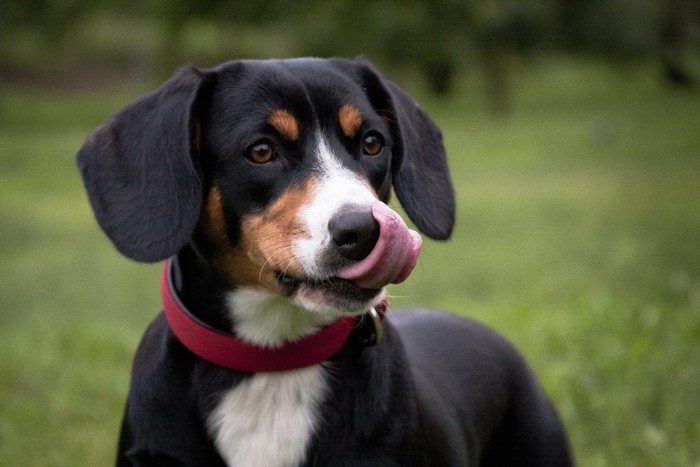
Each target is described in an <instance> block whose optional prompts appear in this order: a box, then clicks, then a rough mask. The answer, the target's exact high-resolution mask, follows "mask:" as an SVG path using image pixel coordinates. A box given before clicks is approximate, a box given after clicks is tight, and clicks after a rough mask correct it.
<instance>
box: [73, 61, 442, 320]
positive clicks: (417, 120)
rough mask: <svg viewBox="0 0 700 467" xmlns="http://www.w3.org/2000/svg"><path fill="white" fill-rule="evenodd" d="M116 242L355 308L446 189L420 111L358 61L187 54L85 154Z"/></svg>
mask: <svg viewBox="0 0 700 467" xmlns="http://www.w3.org/2000/svg"><path fill="white" fill-rule="evenodd" d="M79 163H80V165H81V170H82V173H83V177H84V180H85V183H86V186H87V189H88V193H89V195H90V200H91V203H92V206H93V208H94V210H95V213H96V217H97V219H98V221H99V222H100V224H101V226H102V227H103V229H104V230H105V231H106V232H107V234H108V235H109V236H110V238H111V239H112V240H113V242H114V243H115V245H116V246H117V247H118V248H119V249H120V251H122V252H123V253H124V254H126V255H127V256H130V257H132V258H134V259H138V260H145V261H153V260H160V259H164V258H166V257H168V256H171V255H173V254H176V253H177V252H178V251H179V250H180V249H181V248H182V247H183V246H184V245H186V244H190V245H191V246H192V247H194V249H195V250H196V251H197V252H198V253H199V254H201V255H202V256H203V257H204V258H205V260H206V261H207V262H209V263H210V264H211V265H212V267H213V268H215V269H216V270H217V271H218V272H219V273H220V274H221V275H222V276H223V277H225V278H226V280H227V281H228V283H229V284H230V287H231V290H239V291H248V292H250V291H253V292H255V293H257V294H258V296H259V294H273V295H275V296H279V295H281V296H284V297H286V298H287V299H289V300H291V301H292V302H293V303H295V304H296V305H298V306H301V307H302V308H304V309H307V310H312V311H318V312H360V311H364V310H366V309H367V308H368V307H369V306H372V305H373V304H374V303H375V302H376V301H378V300H379V299H381V297H382V290H383V287H384V285H386V284H388V283H390V282H398V281H400V280H403V279H405V276H406V275H407V274H408V273H409V272H410V269H411V268H412V267H413V265H414V264H415V260H416V256H417V251H418V249H419V247H420V238H419V236H418V235H417V234H415V232H412V231H410V230H409V229H407V228H406V227H405V224H403V221H402V220H401V219H400V217H399V216H398V215H397V214H396V213H394V212H393V211H391V210H390V209H389V208H387V207H386V205H385V204H384V203H385V202H387V201H388V198H389V195H390V191H391V187H392V184H393V186H394V187H395V189H396V193H397V196H398V198H399V200H400V201H401V203H402V204H403V206H404V208H405V209H406V211H407V213H408V214H409V216H410V217H411V218H412V220H413V221H414V222H415V223H416V225H417V227H418V228H419V230H421V231H422V232H424V233H425V234H427V235H428V236H430V237H432V238H438V239H443V238H447V237H448V236H449V234H450V231H451V229H452V225H453V219H454V197H453V194H452V186H451V183H450V180H449V174H448V172H447V165H446V158H445V153H444V148H443V146H442V141H441V136H440V133H439V131H438V130H437V128H436V127H435V125H434V124H433V123H432V121H431V120H430V119H429V117H428V116H427V115H426V114H425V113H424V112H423V111H422V110H421V109H420V108H419V107H418V106H417V105H416V104H415V103H414V102H413V101H412V100H411V99H410V98H409V97H408V96H407V95H406V94H405V93H403V92H402V91H400V90H399V89H398V88H396V87H395V86H394V85H393V84H391V83H389V82H387V81H385V80H383V79H382V78H381V77H380V76H379V75H378V74H377V73H376V72H375V71H374V70H373V69H372V68H371V67H370V66H369V65H368V64H367V63H366V62H362V61H346V60H321V59H298V60H286V61H264V62H254V61H241V62H232V63H228V64H224V65H222V66H220V67H218V68H215V69H211V70H205V71H197V70H192V69H189V70H184V71H181V72H180V73H179V74H177V75H176V76H175V77H174V78H173V79H171V80H170V81H169V82H168V83H166V84H165V85H164V86H163V87H162V88H161V89H160V90H158V91H156V92H155V93H153V94H151V95H149V96H146V97H144V98H143V99H141V100H140V101H137V102H136V103H134V104H132V105H131V106H129V107H127V108H126V109H124V110H123V111H122V112H120V113H119V114H117V115H115V117H113V118H112V119H111V120H110V121H108V122H107V123H105V124H104V125H103V126H102V127H100V128H99V129H98V130H97V131H96V132H95V133H93V135H91V137H90V139H89V140H88V142H87V143H86V144H85V146H84V147H83V149H82V150H81V152H80V154H79Z"/></svg>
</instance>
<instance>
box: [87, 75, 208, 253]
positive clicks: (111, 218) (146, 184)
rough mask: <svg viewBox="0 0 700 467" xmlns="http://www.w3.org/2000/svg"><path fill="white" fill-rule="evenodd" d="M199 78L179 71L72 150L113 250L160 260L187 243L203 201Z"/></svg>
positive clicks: (201, 77) (200, 79)
mask: <svg viewBox="0 0 700 467" xmlns="http://www.w3.org/2000/svg"><path fill="white" fill-rule="evenodd" d="M203 80H204V77H203V75H202V73H200V72H199V71H197V70H195V69H183V70H180V71H179V72H178V73H177V74H175V76H174V77H173V78H171V79H170V80H169V81H168V82H167V83H165V84H164V85H163V86H162V87H161V88H160V89H158V90H157V91H155V92H153V93H151V94H149V95H147V96H145V97H143V98H141V99H139V100H138V101H136V102H134V103H133V104H131V105H129V106H127V107H125V108H124V109H122V110H121V111H119V112H118V113H117V114H116V115H114V116H113V117H111V118H110V119H109V120H107V121H106V122H105V123H104V124H103V125H102V126H100V127H99V128H97V129H96V130H95V131H94V132H93V133H92V134H91V135H90V136H89V137H88V139H87V141H86V142H85V144H84V145H83V147H82V148H81V149H80V151H79V152H78V166H79V168H80V172H81V174H82V177H83V182H84V183H85V187H86V189H87V193H88V197H89V199H90V204H91V205H92V209H93V211H94V212H95V217H96V218H97V221H98V223H99V224H100V226H101V227H102V229H103V230H104V231H105V233H106V234H107V235H108V236H109V238H110V239H111V240H112V242H113V243H114V245H115V246H116V247H117V249H118V250H119V251H120V252H121V253H123V254H124V255H126V256H128V257H130V258H132V259H135V260H138V261H159V260H162V259H164V258H167V257H169V256H172V255H173V254H175V253H176V252H177V251H178V250H179V249H180V248H181V247H182V246H184V245H185V243H186V242H187V241H188V239H189V237H190V235H191V234H192V231H193V230H194V228H195V224H196V222H197V220H198V217H199V212H200V208H201V204H202V199H203V194H202V189H203V188H202V176H201V171H200V169H199V164H198V159H197V157H196V154H194V153H195V151H196V150H197V148H196V142H195V140H196V139H197V137H198V136H197V135H196V133H197V132H198V131H199V130H198V128H197V125H196V122H195V120H194V116H193V113H194V108H195V106H196V100H197V95H198V92H199V90H200V88H201V87H202V82H203Z"/></svg>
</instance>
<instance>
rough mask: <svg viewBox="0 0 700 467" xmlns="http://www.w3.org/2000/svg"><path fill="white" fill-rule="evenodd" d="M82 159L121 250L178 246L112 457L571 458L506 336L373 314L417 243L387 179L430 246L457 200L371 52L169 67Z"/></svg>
mask: <svg viewBox="0 0 700 467" xmlns="http://www.w3.org/2000/svg"><path fill="white" fill-rule="evenodd" d="M78 161H79V166H80V169H81V172H82V176H83V178H84V181H85V185H86V187H87V192H88V195H89V198H90V202H91V204H92V207H93V209H94V211H95V216H96V217H97V220H98V222H99V223H100V225H101V226H102V228H103V229H104V230H105V232H106V233H107V235H108V236H109V237H110V238H111V240H112V241H113V242H114V244H115V245H116V247H117V248H118V249H119V250H120V251H121V252H122V253H123V254H125V255H126V256H128V257H130V258H133V259H136V260H139V261H158V260H163V259H167V258H170V259H169V260H168V261H167V262H166V268H165V273H164V282H163V300H164V307H165V313H164V314H160V315H159V316H158V317H157V318H156V319H155V320H154V322H153V323H152V324H151V326H150V327H149V329H148V330H147V331H146V334H145V336H144V338H143V341H142V342H141V345H140V348H139V350H138V353H137V355H136V358H135V362H134V369H133V374H132V383H131V391H130V395H129V400H128V402H127V408H126V414H125V417H124V421H123V425H122V433H121V439H120V443H119V454H118V461H117V463H118V465H168V466H172V465H180V466H215V465H231V466H237V467H238V466H262V467H274V466H296V465H322V466H369V465H372V466H386V465H396V466H409V465H424V466H442V465H445V466H448V465H449V466H465V465H481V466H487V465H502V466H565V465H570V464H571V458H570V452H569V447H568V442H567V439H566V435H565V433H564V430H563V428H562V426H561V424H560V422H559V419H558V417H557V414H556V413H555V411H554V409H553V408H552V406H551V404H550V403H549V401H548V400H547V398H546V396H545V394H544V392H543V391H542V389H541V388H540V386H539V385H538V383H537V382H536V380H535V378H534V376H533V374H532V372H531V371H530V370H529V369H528V367H527V366H526V364H525V363H524V361H523V359H522V358H521V357H520V356H519V355H518V353H517V351H516V350H514V349H513V347H511V346H510V345H509V344H508V343H507V342H505V340H504V339H502V338H501V337H499V336H498V335H496V334H495V333H494V332H492V331H490V330H489V329H487V328H485V327H483V326H481V325H479V324H477V323H475V322H473V321H471V320H468V319H464V318H458V317H456V316H453V315H448V314H441V313H438V312H435V311H430V310H423V309H414V310H403V311H397V312H396V313H394V314H393V315H392V316H391V318H389V319H386V320H384V321H383V322H382V318H383V314H384V310H385V308H386V302H385V291H384V290H385V286H386V285H387V284H389V283H395V282H400V281H402V280H403V279H405V278H406V277H407V276H408V274H409V273H410V272H411V270H412V268H413V266H414V265H415V262H416V259H417V255H418V250H419V249H420V236H419V235H418V234H417V233H416V232H413V231H411V230H409V229H408V228H407V227H406V225H405V224H404V223H403V221H402V220H401V218H400V217H399V216H398V215H397V214H396V213H395V212H394V211H392V210H391V209H389V208H388V207H387V206H386V204H384V203H385V202H387V201H388V199H389V196H390V190H391V187H392V186H393V187H394V189H395V192H396V195H397V197H398V199H399V201H400V202H401V204H402V205H403V207H404V209H405V210H406V212H407V213H408V215H409V216H410V218H411V219H412V220H413V222H414V223H415V225H416V226H417V228H418V229H419V230H420V231H421V232H423V233H424V234H425V235H427V236H428V237H430V238H433V239H446V238H447V237H449V235H450V233H451V230H452V226H453V222H454V195H453V191H452V185H451V182H450V178H449V173H448V169H447V162H446V155H445V150H444V148H443V144H442V136H441V134H440V131H439V130H438V129H437V127H436V126H435V124H434V123H433V122H432V121H431V120H430V118H429V117H428V116H427V114H426V113H425V112H424V111H423V110H421V109H420V108H419V107H418V106H417V105H416V104H415V102H414V101H413V100H412V99H411V98H410V97H409V96H407V95H406V94H405V93H404V92H403V91H401V90H400V89H398V88H397V87H396V86H395V85H393V84H392V83H390V82H389V81H386V80H384V79H382V78H381V77H380V76H379V74H378V73H377V72H376V71H374V70H373V68H372V67H371V66H370V65H369V64H368V63H367V62H364V61H362V60H355V61H353V60H340V59H338V60H336V59H332V60H321V59H298V60H281V61H238V62H232V63H227V64H224V65H221V66H219V67H217V68H214V69H210V70H197V69H193V68H188V69H183V70H181V71H180V72H178V73H177V74H176V75H175V76H174V77H173V78H172V79H171V80H170V81H168V82H167V83H166V84H165V85H163V86H162V87H161V88H160V89H159V90H157V91H156V92H154V93H152V94H150V95H148V96H145V97H144V98H142V99H140V100H138V101H137V102H135V103H134V104H132V105H130V106H128V107H126V108H125V109H123V110H122V111H120V112H119V113H117V114H116V115H115V116H114V117H112V118H111V119H110V120H108V121H107V122H106V123H105V124H104V125H102V126H101V127H99V128H98V129H97V130H96V131H95V132H94V133H93V134H92V135H91V136H90V137H89V138H88V140H87V142H86V143H85V145H84V146H83V148H82V149H81V150H80V153H79V154H78ZM446 267H449V266H446Z"/></svg>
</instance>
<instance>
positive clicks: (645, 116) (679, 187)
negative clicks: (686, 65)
mask: <svg viewBox="0 0 700 467" xmlns="http://www.w3.org/2000/svg"><path fill="white" fill-rule="evenodd" d="M655 78H656V76H655V75H654V72H653V70H647V69H633V70H628V71H627V72H626V73H625V74H624V75H622V74H617V73H615V72H612V71H610V70H607V69H605V68H601V67H599V66H596V65H594V64H581V63H577V62H572V63H568V62H562V61H555V62H543V63H535V64H532V65H531V66H530V67H529V68H528V69H526V70H523V71H522V72H521V74H520V75H519V76H518V79H517V81H516V83H517V87H516V89H515V93H514V95H515V103H514V105H515V112H514V113H513V114H512V115H511V116H509V117H500V118H498V117H493V116H491V115H489V114H488V113H487V112H485V111H484V110H483V108H484V102H483V101H482V99H483V97H482V96H483V92H481V91H482V90H481V88H480V84H479V82H478V81H477V80H476V79H472V77H469V76H468V77H466V78H465V81H464V84H463V86H462V88H461V92H460V94H459V95H458V96H453V97H451V98H449V99H445V100H433V99H429V98H425V97H424V98H422V99H421V100H422V101H423V103H424V106H425V107H426V108H428V109H429V111H430V112H431V114H432V115H433V116H434V118H435V119H436V121H437V122H438V123H439V125H440V126H441V127H442V128H443V130H444V133H445V138H446V143H447V146H448V151H449V153H450V161H451V167H452V171H453V175H454V179H455V186H456V189H457V192H458V201H459V212H458V216H457V221H458V222H457V227H456V230H455V233H454V237H453V239H452V240H451V241H449V242H447V243H444V244H437V243H434V242H426V246H425V249H424V253H423V254H422V257H421V261H420V262H419V266H418V267H417V270H416V272H414V274H413V276H412V277H411V278H410V279H409V281H408V282H407V283H406V284H403V285H401V286H397V287H394V288H393V289H392V290H391V293H392V295H393V297H394V298H393V303H394V305H395V306H404V305H409V304H422V305H428V306H434V307H439V308H444V309H448V310H452V311H455V312H458V313H462V314H465V315H469V316H473V317H476V318H477V319H479V320H482V321H484V322H486V323H488V324H490V325H491V326H493V327H495V328H496V329H498V330H499V331H500V332H502V333H503V334H505V335H506V336H508V337H509V338H510V339H511V340H512V341H514V342H515V343H516V344H517V345H518V346H519V347H520V348H521V350H522V351H523V353H524V354H525V355H526V357H527V358H528V360H529V361H530V363H531V364H532V366H533V367H534V369H535V371H536V372H537V373H538V375H539V376H540V377H541V379H542V381H543V383H544V385H545V387H546V389H547V391H548V392H549V394H550V395H551V396H552V398H553V399H554V401H555V404H556V405H557V407H558V409H559V410H560V413H561V414H562V417H563V419H564V421H565V423H566V425H567V427H568V429H569V432H570V435H571V439H572V442H573V445H574V448H575V452H576V456H577V459H578V462H579V464H580V465H585V466H608V465H609V466H619V465H634V466H657V465H669V466H700V443H698V442H697V440H698V439H700V345H698V342H700V131H699V130H698V128H700V126H699V125H700V94H698V93H697V92H695V93H691V92H679V91H675V90H672V89H667V88H664V87H662V86H659V85H658V83H656V81H655ZM414 89H415V88H414ZM137 94H138V92H137V91H136V90H122V91H120V92H118V93H116V94H113V95H109V94H107V93H102V94H94V93H93V94H91V95H87V94H81V93H56V92H50V91H40V90H35V89H17V88H15V89H10V90H5V91H4V94H3V95H2V96H1V97H2V102H1V104H2V107H1V108H0V110H1V111H2V113H0V258H2V261H0V277H1V278H2V280H1V281H0V355H2V358H1V359H0V465H12V466H23V465H27V466H34V465H57V466H59V465H60V466H63V465H65V466H73V465H109V464H110V463H111V462H112V459H113V453H114V449H115V443H116V438H117V432H118V426H119V422H120V420H119V419H120V417H121V411H122V408H123V403H124V399H125V396H126V391H127V385H128V378H129V367H130V364H131V358H132V355H133V352H134V349H135V346H136V344H137V342H138V339H139V337H140V335H141V333H142V332H143V330H144V328H145V326H146V325H147V323H148V321H149V320H150V319H151V318H152V317H153V316H154V314H155V313H156V311H157V310H158V309H159V297H158V279H159V277H158V271H159V268H158V266H153V265H148V266H144V265H138V264H136V263H132V262H130V261H128V260H125V259H123V258H121V257H120V256H119V255H118V254H117V253H116V252H114V251H113V249H112V247H111V246H110V244H109V243H108V241H107V240H106V239H105V238H104V236H103V235H102V234H101V232H100V231H99V229H98V227H97V226H96V224H95V222H94V220H93V219H92V215H91V213H90V210H89V207H88V205H87V201H86V199H85V196H84V194H83V192H82V186H81V183H80V180H79V177H78V174H77V172H76V169H75V163H74V154H75V152H76V151H77V149H78V148H79V147H80V145H81V143H82V141H83V139H84V137H85V136H86V134H87V133H88V132H89V131H90V130H91V129H92V128H93V127H94V126H96V125H97V124H98V123H99V122H101V121H102V120H103V119H104V118H106V117H107V116H108V115H110V114H111V113H113V112H114V111H116V110H117V109H118V108H119V107H120V106H122V105H124V104H126V103H127V102H129V101H130V100H131V99H132V98H134V97H135V96H136V95H137ZM418 94H420V91H418Z"/></svg>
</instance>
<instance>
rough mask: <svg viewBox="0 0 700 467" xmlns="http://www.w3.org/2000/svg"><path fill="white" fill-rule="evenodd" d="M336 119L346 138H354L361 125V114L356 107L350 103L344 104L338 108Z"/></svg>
mask: <svg viewBox="0 0 700 467" xmlns="http://www.w3.org/2000/svg"><path fill="white" fill-rule="evenodd" d="M338 120H339V121H340V128H342V129H343V133H344V134H345V136H347V137H348V138H354V137H355V134H356V133H357V130H359V129H360V127H361V126H362V114H361V113H360V111H359V110H357V107H355V106H352V105H350V104H345V105H343V106H342V107H341V108H340V111H339V112H338Z"/></svg>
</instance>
